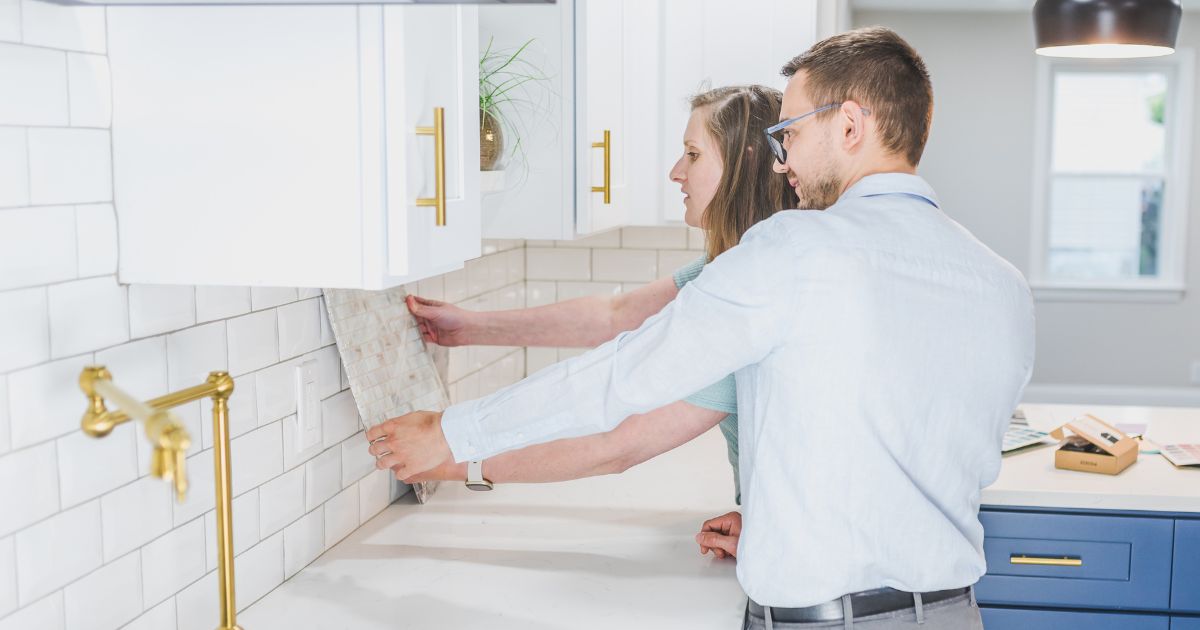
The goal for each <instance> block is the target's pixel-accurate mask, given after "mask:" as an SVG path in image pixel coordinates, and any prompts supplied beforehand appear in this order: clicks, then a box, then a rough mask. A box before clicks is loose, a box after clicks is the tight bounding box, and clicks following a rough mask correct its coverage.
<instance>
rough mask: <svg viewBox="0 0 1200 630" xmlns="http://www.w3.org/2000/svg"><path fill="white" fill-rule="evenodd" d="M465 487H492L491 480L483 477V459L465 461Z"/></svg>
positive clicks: (475, 488)
mask: <svg viewBox="0 0 1200 630" xmlns="http://www.w3.org/2000/svg"><path fill="white" fill-rule="evenodd" d="M467 487H468V488H470V489H472V490H479V491H486V490H491V489H492V482H490V481H488V480H487V479H484V478H483V460H482V459H477V460H475V461H472V462H467Z"/></svg>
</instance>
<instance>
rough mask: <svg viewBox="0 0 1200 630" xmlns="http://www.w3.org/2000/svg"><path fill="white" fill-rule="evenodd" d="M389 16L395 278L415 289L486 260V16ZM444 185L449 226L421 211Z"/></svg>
mask: <svg viewBox="0 0 1200 630" xmlns="http://www.w3.org/2000/svg"><path fill="white" fill-rule="evenodd" d="M382 10H383V47H384V64H383V72H384V120H385V126H386V133H385V136H384V137H385V138H386V141H385V145H384V147H383V150H384V154H385V156H386V157H385V164H386V168H385V173H386V175H385V181H384V186H385V189H386V197H385V199H386V202H385V203H386V212H385V216H386V221H387V227H386V231H387V235H388V244H387V273H388V274H389V275H390V276H392V277H394V278H395V277H399V278H403V279H404V281H411V280H416V279H419V278H424V277H428V276H432V275H435V274H439V273H443V272H445V271H449V270H451V269H456V268H459V267H461V266H462V263H463V262H464V261H466V260H469V259H471V258H476V257H478V256H479V255H480V247H481V243H480V238H481V237H480V210H479V105H478V103H479V85H478V81H479V72H478V68H479V65H478V63H479V54H478V34H477V33H478V26H477V13H476V9H475V8H474V7H463V6H451V5H447V6H432V5H410V6H400V5H388V6H385V7H383V8H382ZM439 108H440V109H441V110H442V111H443V112H444V117H443V118H442V119H441V121H440V123H439V121H438V120H437V119H436V117H435V111H436V110H437V109H439ZM418 128H422V129H423V130H424V133H418ZM435 134H436V135H435ZM439 135H440V137H441V142H442V144H443V147H444V154H443V155H442V156H441V160H439V159H438V158H439V156H438V155H437V152H436V150H435V147H436V143H437V142H438V136H439ZM439 162H441V164H439ZM443 165H444V169H443V168H442V166H443ZM439 186H440V187H444V195H445V216H444V225H438V221H437V218H438V217H437V215H438V212H437V210H436V208H434V207H432V206H427V205H421V204H419V203H418V200H419V199H436V198H437V196H438V190H439Z"/></svg>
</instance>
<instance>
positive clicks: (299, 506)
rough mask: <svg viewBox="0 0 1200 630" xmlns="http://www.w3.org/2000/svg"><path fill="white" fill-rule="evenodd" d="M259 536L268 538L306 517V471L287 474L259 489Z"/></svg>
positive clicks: (299, 470)
mask: <svg viewBox="0 0 1200 630" xmlns="http://www.w3.org/2000/svg"><path fill="white" fill-rule="evenodd" d="M258 509H259V512H258V514H259V515H258V528H259V536H260V537H261V538H266V537H267V536H270V535H271V534H274V533H275V532H277V531H279V530H281V529H283V528H284V527H285V526H286V525H288V524H290V523H292V522H293V521H295V520H296V519H298V518H300V517H301V516H303V515H304V469H303V468H297V469H295V470H293V471H291V472H286V473H284V474H282V475H280V476H278V477H276V478H274V479H272V480H270V481H268V482H267V483H265V484H263V485H262V486H260V487H259V489H258Z"/></svg>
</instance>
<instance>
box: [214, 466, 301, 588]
mask: <svg viewBox="0 0 1200 630" xmlns="http://www.w3.org/2000/svg"><path fill="white" fill-rule="evenodd" d="M258 513H259V512H258V490H257V489H255V490H251V491H250V492H247V493H246V494H243V495H241V496H239V497H234V498H233V515H232V523H233V554H234V555H235V556H236V555H238V554H240V553H242V552H243V551H246V550H247V549H249V548H251V547H253V546H254V545H257V544H258ZM204 550H205V554H204V555H205V565H206V566H207V567H208V570H209V571H212V570H215V569H216V568H217V512H216V510H213V511H211V512H208V513H207V514H205V515H204ZM279 566H280V567H282V566H283V558H282V557H280V559H279ZM239 577H240V576H239ZM238 603H239V604H241V603H242V602H240V601H239V602H238Z"/></svg>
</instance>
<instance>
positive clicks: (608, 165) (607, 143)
mask: <svg viewBox="0 0 1200 630" xmlns="http://www.w3.org/2000/svg"><path fill="white" fill-rule="evenodd" d="M592 148H593V149H604V185H603V186H592V192H594V193H604V203H605V204H609V203H612V131H610V130H608V129H605V130H604V141H603V142H593V143H592Z"/></svg>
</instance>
